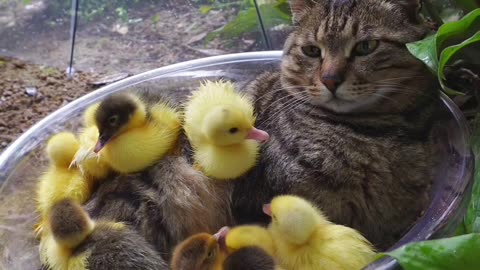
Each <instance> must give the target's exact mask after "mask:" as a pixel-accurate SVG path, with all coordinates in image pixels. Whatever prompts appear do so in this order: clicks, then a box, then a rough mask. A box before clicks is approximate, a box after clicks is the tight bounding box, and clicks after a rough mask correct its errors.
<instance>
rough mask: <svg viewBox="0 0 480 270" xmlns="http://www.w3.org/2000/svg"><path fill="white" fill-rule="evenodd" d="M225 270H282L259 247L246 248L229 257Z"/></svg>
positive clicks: (224, 264)
mask: <svg viewBox="0 0 480 270" xmlns="http://www.w3.org/2000/svg"><path fill="white" fill-rule="evenodd" d="M222 269H223V270H281V269H280V268H279V267H278V266H277V265H276V263H275V261H274V259H273V258H272V256H270V255H269V254H268V253H267V252H266V251H265V250H263V249H262V248H259V247H244V248H241V249H239V250H237V251H235V252H233V253H232V254H230V255H228V257H227V258H226V259H225V261H224V262H223V264H222Z"/></svg>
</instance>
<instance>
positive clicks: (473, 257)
mask: <svg viewBox="0 0 480 270" xmlns="http://www.w3.org/2000/svg"><path fill="white" fill-rule="evenodd" d="M479 254H480V235H479V234H467V235H461V236H456V237H452V238H444V239H438V240H431V241H424V242H418V243H412V244H408V245H405V246H403V247H401V248H398V249H396V250H394V251H392V252H388V253H384V254H382V255H389V256H392V257H394V258H395V259H396V260H397V261H398V262H399V263H400V265H401V266H402V268H403V269H405V270H459V269H461V270H476V269H480V256H479Z"/></svg>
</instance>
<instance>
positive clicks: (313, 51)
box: [302, 45, 322, 58]
mask: <svg viewBox="0 0 480 270" xmlns="http://www.w3.org/2000/svg"><path fill="white" fill-rule="evenodd" d="M302 52H303V54H305V55H306V56H308V57H313V58H318V57H320V56H322V50H320V48H318V47H317V46H313V45H308V46H303V47H302Z"/></svg>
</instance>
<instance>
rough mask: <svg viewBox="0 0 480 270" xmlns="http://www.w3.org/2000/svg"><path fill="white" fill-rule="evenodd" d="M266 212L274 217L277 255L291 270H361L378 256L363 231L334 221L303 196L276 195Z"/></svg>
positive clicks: (272, 224) (281, 263) (281, 262)
mask: <svg viewBox="0 0 480 270" xmlns="http://www.w3.org/2000/svg"><path fill="white" fill-rule="evenodd" d="M263 211H264V212H265V213H266V214H267V215H269V216H271V217H272V221H271V223H270V225H269V228H268V229H269V231H270V232H271V235H272V238H273V240H274V243H275V248H276V258H278V259H279V260H280V265H281V266H282V267H284V268H285V269H287V270H293V269H305V270H309V269H312V270H313V269H315V270H322V269H361V268H362V267H364V266H366V265H367V264H368V263H370V262H371V261H372V260H373V258H374V256H375V252H374V250H373V247H372V244H370V243H369V242H368V241H367V239H365V238H364V237H363V236H362V235H361V234H360V233H358V232H357V231H356V230H354V229H352V228H349V227H346V226H342V225H336V224H332V223H331V222H330V221H328V220H327V218H326V217H325V216H324V215H323V214H322V212H321V211H320V210H318V209H316V208H315V207H314V206H313V205H312V204H311V203H309V202H308V201H306V200H304V199H302V198H300V197H297V196H291V195H283V196H278V197H275V198H274V199H273V200H272V202H271V204H267V205H264V207H263Z"/></svg>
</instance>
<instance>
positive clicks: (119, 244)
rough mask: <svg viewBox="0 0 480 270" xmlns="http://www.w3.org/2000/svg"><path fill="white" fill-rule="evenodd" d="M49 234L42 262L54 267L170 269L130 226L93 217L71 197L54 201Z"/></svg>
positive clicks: (42, 247) (74, 269)
mask: <svg viewBox="0 0 480 270" xmlns="http://www.w3.org/2000/svg"><path fill="white" fill-rule="evenodd" d="M48 225H49V226H48V227H49V230H50V232H51V233H50V234H48V236H47V237H45V238H43V239H42V240H41V243H40V251H41V254H40V255H41V259H42V263H43V264H44V265H45V266H46V267H47V268H49V269H52V270H60V269H62V270H64V269H68V270H86V269H89V270H96V269H145V270H147V269H148V270H154V269H156V270H158V269H160V270H161V269H168V265H167V263H166V262H165V261H164V260H163V259H162V258H161V257H160V255H159V254H158V252H157V251H155V250H154V249H153V247H152V246H151V245H150V244H148V243H147V242H146V241H145V239H143V238H142V237H141V236H139V235H138V234H137V233H136V232H135V231H133V230H131V229H130V228H129V227H128V226H126V225H125V224H123V223H119V222H108V221H94V220H92V219H91V218H90V217H89V215H88V214H87V213H86V212H85V211H84V210H83V208H82V207H81V206H80V205H79V204H78V203H77V202H75V201H73V200H71V199H65V200H62V201H59V202H57V203H56V204H54V205H53V206H52V208H51V210H50V213H49V218H48Z"/></svg>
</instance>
